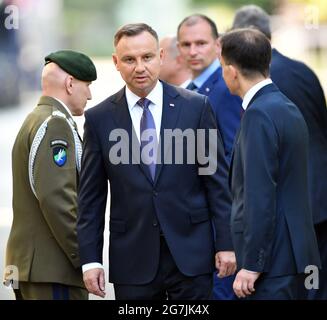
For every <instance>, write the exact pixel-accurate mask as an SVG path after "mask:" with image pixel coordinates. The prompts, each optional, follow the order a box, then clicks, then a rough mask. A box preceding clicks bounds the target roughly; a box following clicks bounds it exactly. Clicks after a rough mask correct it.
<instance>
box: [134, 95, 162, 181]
mask: <svg viewBox="0 0 327 320" xmlns="http://www.w3.org/2000/svg"><path fill="white" fill-rule="evenodd" d="M150 103H151V101H150V100H149V99H146V98H141V99H140V100H139V101H138V102H137V104H138V105H139V106H140V107H142V109H143V113H142V117H141V122H140V142H141V161H142V160H144V161H142V162H144V164H145V165H146V166H148V167H149V170H150V173H151V177H152V180H154V177H155V172H156V163H155V158H154V157H155V156H156V155H157V149H158V141H157V134H156V125H155V123H154V119H153V116H152V113H151V111H150V110H149V105H150ZM145 130H151V132H150V131H149V132H148V133H149V135H148V134H145V133H144V132H145ZM142 137H143V139H144V140H143V139H142ZM153 139H154V142H155V143H154V148H152V149H151V151H150V152H144V154H143V153H142V150H143V148H144V147H145V146H146V145H147V144H148V143H149V142H150V141H152V140H153Z"/></svg>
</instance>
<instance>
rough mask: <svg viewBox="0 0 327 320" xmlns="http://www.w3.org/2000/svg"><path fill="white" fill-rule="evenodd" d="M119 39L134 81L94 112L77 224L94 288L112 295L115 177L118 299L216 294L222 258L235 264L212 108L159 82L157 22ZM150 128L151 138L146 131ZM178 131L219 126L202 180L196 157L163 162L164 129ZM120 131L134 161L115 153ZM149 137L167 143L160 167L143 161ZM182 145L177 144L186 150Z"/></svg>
mask: <svg viewBox="0 0 327 320" xmlns="http://www.w3.org/2000/svg"><path fill="white" fill-rule="evenodd" d="M114 43H115V48H116V52H115V54H114V55H113V60H114V63H115V65H116V68H117V70H118V71H119V72H120V73H121V76H122V78H123V79H124V81H125V82H126V87H124V88H123V89H122V90H120V91H119V92H118V93H116V94H114V95H113V96H111V97H109V98H108V99H106V100H105V101H103V102H102V103H100V104H99V105H98V106H96V107H94V108H92V109H90V110H88V111H87V112H86V116H85V118H86V120H85V127H84V128H85V131H84V151H83V158H82V171H81V180H80V193H79V220H78V228H77V229H78V239H79V244H80V253H81V262H82V264H83V271H84V281H85V284H86V287H87V289H88V290H89V292H92V293H94V294H96V295H99V296H104V295H105V293H104V273H103V268H102V265H101V263H102V249H103V228H104V216H105V206H106V198H107V188H108V180H109V182H110V195H111V210H110V241H109V246H110V247H109V266H110V267H109V281H110V282H112V283H113V284H114V288H115V295H116V299H166V298H169V299H208V298H210V294H211V290H212V277H211V274H212V272H213V270H214V265H215V263H214V262H215V255H216V262H217V263H216V266H217V267H218V268H219V272H220V275H221V276H226V275H229V274H232V273H233V272H234V271H235V267H236V266H235V260H234V258H235V256H234V252H232V251H231V250H232V245H231V240H230V230H229V219H230V204H231V203H230V194H229V191H228V186H227V183H228V182H227V163H226V161H225V158H224V151H223V146H222V142H221V138H220V135H219V131H217V130H216V125H215V120H214V116H213V113H212V110H211V107H210V104H209V102H208V100H207V98H206V97H204V96H202V95H198V94H195V93H193V92H191V91H189V90H185V89H181V88H177V87H173V86H170V85H168V84H166V83H164V82H160V81H158V77H159V72H160V64H161V59H162V50H160V49H159V43H158V36H157V33H156V32H155V31H154V30H153V29H152V28H151V27H150V26H148V25H146V24H142V23H140V24H128V25H125V26H123V27H122V28H121V29H119V30H118V31H117V33H116V35H115V42H114ZM149 128H151V129H152V130H153V131H154V132H153V131H152V133H154V135H153V136H152V137H151V139H152V140H151V139H150V138H148V139H147V138H146V137H145V135H144V132H145V130H148V129H149ZM176 128H180V129H182V130H186V129H190V130H191V129H192V131H196V130H197V129H204V131H205V132H206V133H207V132H208V129H214V130H213V131H212V133H213V136H214V138H215V140H216V141H217V145H216V146H215V150H212V151H214V153H216V155H215V156H213V157H212V158H214V159H213V160H214V161H216V162H217V161H218V163H217V167H218V169H217V170H215V171H214V173H212V174H210V175H209V174H208V175H202V176H200V175H199V173H198V169H199V167H200V164H199V163H198V161H196V162H195V163H187V162H186V158H185V157H184V159H183V162H182V163H181V164H175V163H174V160H173V161H172V162H173V163H172V164H165V163H164V160H165V152H164V144H165V143H164V141H163V140H165V139H164V133H165V132H167V131H166V130H168V131H169V129H171V130H174V129H176ZM117 130H120V131H124V132H126V133H127V137H123V138H122V140H121V141H122V145H123V146H127V148H128V149H127V158H129V161H128V162H127V163H125V164H124V163H118V164H117V163H116V164H115V163H114V162H113V158H111V157H110V156H109V157H108V155H110V154H111V150H112V148H115V146H116V144H117V141H116V140H115V139H114V140H115V141H112V140H111V139H110V136H112V135H113V132H117ZM149 140H151V141H152V142H153V141H154V140H155V141H159V140H160V144H159V150H161V154H162V155H163V156H162V157H160V158H159V159H160V160H161V161H160V163H159V161H158V159H157V161H150V162H147V161H144V160H143V157H142V160H143V161H141V163H137V162H135V161H134V158H135V157H136V155H137V153H140V152H141V151H142V152H141V153H142V154H143V155H144V149H143V148H145V147H146V146H144V145H147V144H148V143H150V142H149ZM133 141H135V143H133ZM131 142H132V143H131ZM176 146H177V145H176V143H175V142H174V143H171V144H170V145H168V148H169V149H170V150H177V149H175V148H176ZM182 146H183V143H182ZM182 146H180V145H179V146H178V150H182V151H183V153H184V155H185V152H186V148H185V147H184V148H183V147H182ZM206 146H207V148H208V141H207V144H206ZM195 147H196V149H201V148H202V147H204V144H202V145H201V144H197V143H196V146H195ZM142 149H143V150H142ZM125 151H126V149H125V150H123V151H121V152H122V153H125ZM152 152H153V151H152ZM172 152H173V153H174V152H175V151H172ZM208 152H209V150H208V149H206V154H208ZM209 156H210V155H209ZM132 159H133V161H132ZM213 225H214V227H215V234H216V238H215V239H214V236H213Z"/></svg>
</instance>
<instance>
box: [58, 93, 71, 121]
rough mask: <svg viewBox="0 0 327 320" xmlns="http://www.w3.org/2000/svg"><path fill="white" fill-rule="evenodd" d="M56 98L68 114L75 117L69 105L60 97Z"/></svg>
mask: <svg viewBox="0 0 327 320" xmlns="http://www.w3.org/2000/svg"><path fill="white" fill-rule="evenodd" d="M54 99H56V100H57V101H58V102H59V103H60V104H61V105H62V106H63V107H64V108H65V109H66V111H67V112H68V114H69V115H70V117H71V118H73V114H72V112H71V111H70V110H69V108H68V107H67V105H66V104H65V103H64V102H62V101H61V100H60V99H58V98H54Z"/></svg>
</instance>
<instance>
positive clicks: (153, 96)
mask: <svg viewBox="0 0 327 320" xmlns="http://www.w3.org/2000/svg"><path fill="white" fill-rule="evenodd" d="M125 94H126V100H127V105H128V111H129V114H130V116H131V119H132V123H133V127H134V130H135V133H136V136H137V138H138V140H139V142H140V122H141V117H142V113H143V109H142V107H141V106H139V105H138V104H137V102H138V101H139V100H140V99H141V97H139V96H137V95H136V94H134V93H133V92H132V91H131V90H130V89H129V88H128V87H127V86H126V89H125ZM146 98H147V99H149V100H150V101H151V103H150V105H149V110H150V111H151V114H152V117H153V120H154V123H155V125H156V133H157V138H158V141H159V138H160V128H161V117H162V105H163V88H162V83H161V82H160V81H158V82H157V84H156V86H155V87H154V88H153V90H152V91H151V92H150V93H149V94H148V95H147V97H146ZM95 268H101V269H104V268H103V265H102V264H101V263H99V262H91V263H87V264H84V265H83V266H82V271H83V273H84V272H85V271H88V270H90V269H95Z"/></svg>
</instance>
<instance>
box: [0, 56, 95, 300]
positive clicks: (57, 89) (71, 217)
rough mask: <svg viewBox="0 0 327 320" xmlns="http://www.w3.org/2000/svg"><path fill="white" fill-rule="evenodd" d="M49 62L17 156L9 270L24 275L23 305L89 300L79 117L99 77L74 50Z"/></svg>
mask: <svg viewBox="0 0 327 320" xmlns="http://www.w3.org/2000/svg"><path fill="white" fill-rule="evenodd" d="M45 61H46V65H45V67H44V68H43V73H42V97H41V98H40V101H39V103H38V105H37V107H36V108H35V109H34V110H33V112H32V113H30V114H29V115H28V117H27V118H26V120H25V122H24V123H23V125H22V127H21V129H20V131H19V133H18V135H17V138H16V141H15V144H14V147H13V151H12V168H13V210H14V219H13V224H12V228H11V232H10V236H9V240H8V245H7V259H6V265H7V266H8V265H14V266H17V268H18V272H19V279H17V280H18V281H19V283H18V285H19V288H18V289H17V290H15V294H16V298H17V299H42V300H43V299H46V300H48V299H55V300H57V299H87V298H88V292H87V290H86V289H85V286H84V284H83V279H82V270H81V268H80V263H79V255H78V247H77V234H76V220H77V212H76V211H77V210H76V209H77V195H76V188H77V180H78V177H77V171H78V170H79V169H80V156H81V151H82V150H81V141H80V140H79V136H78V133H77V127H76V124H75V122H74V120H73V118H72V116H73V115H82V114H83V112H84V107H85V105H86V102H87V100H89V99H91V92H90V89H89V85H90V83H91V81H93V80H95V79H96V69H95V66H94V64H93V63H92V61H91V60H90V59H89V58H88V57H87V56H85V55H84V54H82V53H78V52H74V51H68V50H63V51H57V52H55V53H51V54H50V55H48V56H47V57H46V58H45ZM10 276H11V275H10V274H7V275H6V277H5V279H7V280H8V279H10Z"/></svg>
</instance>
